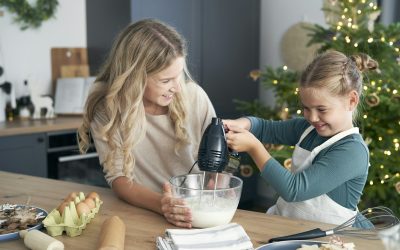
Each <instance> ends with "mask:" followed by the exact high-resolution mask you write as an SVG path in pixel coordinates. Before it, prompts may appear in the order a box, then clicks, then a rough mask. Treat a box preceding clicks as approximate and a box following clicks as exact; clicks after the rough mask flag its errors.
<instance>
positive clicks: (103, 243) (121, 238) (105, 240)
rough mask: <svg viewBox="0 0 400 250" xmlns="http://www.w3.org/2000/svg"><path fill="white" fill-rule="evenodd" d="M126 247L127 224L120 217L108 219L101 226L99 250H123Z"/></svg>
mask: <svg viewBox="0 0 400 250" xmlns="http://www.w3.org/2000/svg"><path fill="white" fill-rule="evenodd" d="M124 246H125V224H124V222H123V221H122V220H121V219H120V218H119V217H118V216H113V217H111V218H108V219H106V220H105V221H104V222H103V225H102V226H101V232H100V239H99V246H98V248H97V249H98V250H123V249H124Z"/></svg>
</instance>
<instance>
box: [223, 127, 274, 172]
mask: <svg viewBox="0 0 400 250" xmlns="http://www.w3.org/2000/svg"><path fill="white" fill-rule="evenodd" d="M226 142H227V143H228V147H229V148H230V149H233V150H235V151H237V152H247V153H248V154H249V155H250V156H251V158H252V159H253V161H254V162H255V164H256V165H257V167H258V169H259V170H260V171H261V172H262V171H263V170H264V167H265V163H266V162H267V161H269V159H271V158H272V157H271V155H270V154H269V152H268V151H267V150H266V149H265V147H264V145H263V144H262V143H261V142H260V141H259V140H258V139H257V138H256V137H255V136H254V135H253V134H252V133H250V132H249V131H248V130H246V129H243V128H239V127H235V126H229V131H228V133H226Z"/></svg>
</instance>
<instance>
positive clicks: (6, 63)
mask: <svg viewBox="0 0 400 250" xmlns="http://www.w3.org/2000/svg"><path fill="white" fill-rule="evenodd" d="M28 2H30V3H35V2H36V1H32V0H31V1H28ZM58 2H59V6H58V8H57V12H56V17H55V18H52V19H50V20H48V21H45V22H44V23H42V26H41V27H39V28H38V29H27V30H25V31H21V30H20V28H19V26H18V25H17V24H15V23H13V18H14V15H12V14H10V13H9V12H8V11H6V10H3V16H0V65H2V66H3V68H4V71H5V75H4V78H5V79H6V80H7V81H9V82H11V83H12V84H14V85H16V88H15V89H16V96H17V97H18V96H19V95H20V93H21V91H22V86H23V81H24V79H26V78H28V77H34V78H36V79H37V80H38V84H37V86H35V88H37V91H38V93H41V94H49V93H50V86H51V61H50V59H51V58H50V49H51V48H52V47H86V43H87V42H86V1H82V0H58Z"/></svg>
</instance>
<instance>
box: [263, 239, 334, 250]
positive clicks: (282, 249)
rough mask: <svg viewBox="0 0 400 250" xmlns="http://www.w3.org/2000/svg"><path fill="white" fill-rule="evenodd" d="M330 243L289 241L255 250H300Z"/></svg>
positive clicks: (266, 245)
mask: <svg viewBox="0 0 400 250" xmlns="http://www.w3.org/2000/svg"><path fill="white" fill-rule="evenodd" d="M327 243H328V242H321V241H308V240H288V241H280V242H274V243H269V244H265V245H262V246H259V247H257V248H256V249H255V250H289V249H290V250H291V249H293V250H295V249H298V248H300V247H301V246H302V245H306V246H312V245H316V246H318V247H320V246H321V245H322V244H327Z"/></svg>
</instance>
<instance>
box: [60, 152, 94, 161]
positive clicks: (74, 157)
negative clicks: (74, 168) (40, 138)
mask: <svg viewBox="0 0 400 250" xmlns="http://www.w3.org/2000/svg"><path fill="white" fill-rule="evenodd" d="M98 156H99V154H98V153H97V152H93V153H87V154H83V155H68V156H62V157H58V162H68V161H76V160H83V159H89V158H95V157H98Z"/></svg>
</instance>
